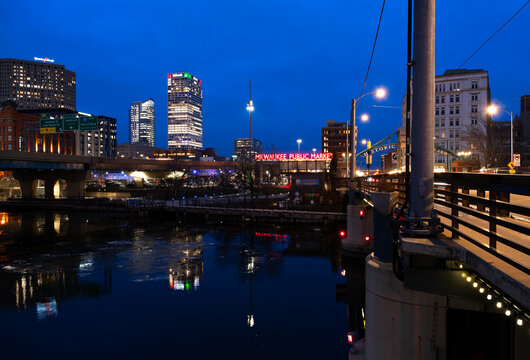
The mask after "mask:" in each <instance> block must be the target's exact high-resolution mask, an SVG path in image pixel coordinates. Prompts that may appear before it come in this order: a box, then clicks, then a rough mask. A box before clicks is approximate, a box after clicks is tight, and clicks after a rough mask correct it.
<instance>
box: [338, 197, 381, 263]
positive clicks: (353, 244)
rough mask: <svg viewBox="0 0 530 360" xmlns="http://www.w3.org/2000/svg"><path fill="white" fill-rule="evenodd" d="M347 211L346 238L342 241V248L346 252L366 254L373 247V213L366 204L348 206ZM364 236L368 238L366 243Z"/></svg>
mask: <svg viewBox="0 0 530 360" xmlns="http://www.w3.org/2000/svg"><path fill="white" fill-rule="evenodd" d="M347 211H348V212H347V217H346V219H347V220H346V221H347V230H346V238H345V239H343V240H342V248H343V249H344V250H346V251H350V252H355V253H365V254H366V253H368V252H370V251H371V250H372V248H373V246H374V243H373V222H372V216H373V211H372V209H371V208H370V207H369V206H368V205H366V204H356V205H348V208H347ZM361 212H362V214H363V215H361ZM366 236H369V240H368V241H366V238H365V237H366Z"/></svg>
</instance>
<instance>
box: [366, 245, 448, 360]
mask: <svg viewBox="0 0 530 360" xmlns="http://www.w3.org/2000/svg"><path fill="white" fill-rule="evenodd" d="M445 308H446V298H445V297H442V296H437V295H433V294H428V293H423V292H418V291H413V290H408V289H405V288H404V286H403V283H402V282H401V281H399V280H398V279H397V278H396V277H395V276H394V274H393V272H392V263H383V262H380V261H379V260H377V259H376V258H374V257H373V254H370V255H368V257H367V258H366V360H386V359H388V360H432V359H445V358H446V352H447V350H446V336H445V332H446V311H445Z"/></svg>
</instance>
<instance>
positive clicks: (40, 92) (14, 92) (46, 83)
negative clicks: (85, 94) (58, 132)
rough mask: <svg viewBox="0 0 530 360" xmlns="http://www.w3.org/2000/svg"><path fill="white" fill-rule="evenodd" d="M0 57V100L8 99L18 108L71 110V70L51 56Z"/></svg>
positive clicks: (72, 101) (72, 91)
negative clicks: (23, 58) (28, 57)
mask: <svg viewBox="0 0 530 360" xmlns="http://www.w3.org/2000/svg"><path fill="white" fill-rule="evenodd" d="M35 60H38V61H27V60H19V59H0V103H1V102H4V101H7V100H11V101H14V102H16V104H17V109H18V110H35V109H67V110H75V106H76V100H75V96H76V90H75V89H76V84H75V72H73V71H70V70H66V69H65V67H64V65H57V64H54V63H53V62H54V60H52V59H48V58H45V59H40V58H35Z"/></svg>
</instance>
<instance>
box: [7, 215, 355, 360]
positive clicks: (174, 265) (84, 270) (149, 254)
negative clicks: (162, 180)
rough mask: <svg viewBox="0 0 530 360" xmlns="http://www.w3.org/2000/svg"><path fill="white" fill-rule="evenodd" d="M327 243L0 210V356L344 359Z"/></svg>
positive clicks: (307, 235) (336, 260)
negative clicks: (1, 211) (2, 211)
mask: <svg viewBox="0 0 530 360" xmlns="http://www.w3.org/2000/svg"><path fill="white" fill-rule="evenodd" d="M336 234H337V233H336V229H329V230H327V231H326V230H324V229H314V228H308V227H305V228H303V229H290V230H285V229H284V230H282V229H281V228H266V229H265V230H264V229H263V228H256V229H249V228H247V229H244V230H242V229H238V228H233V229H230V228H217V229H211V228H210V229H206V228H201V227H198V226H185V225H183V224H176V223H170V222H161V221H160V222H157V223H153V222H151V223H150V224H148V225H132V224H130V223H128V222H127V221H126V220H124V219H121V220H120V219H111V218H108V217H106V216H104V215H101V216H98V215H97V214H93V215H91V216H85V215H73V214H68V215H67V214H24V215H22V214H13V213H10V214H7V213H0V345H1V346H0V354H1V355H0V358H2V359H16V358H22V359H26V358H27V359H33V358H35V359H36V358H53V359H66V358H68V359H71V358H76V359H78V358H83V359H86V358H162V357H164V358H169V357H171V358H178V359H210V358H211V359H299V358H300V359H346V358H347V357H348V349H349V346H348V344H347V341H346V333H347V332H348V331H349V329H351V328H352V327H356V326H362V319H361V317H360V311H361V309H360V306H361V305H360V302H361V301H363V300H360V299H362V298H363V296H362V293H361V292H355V291H353V294H352V290H351V289H350V291H348V293H347V292H346V287H345V284H346V278H345V277H343V276H341V274H340V272H341V270H342V267H345V264H344V263H341V257H340V242H339V239H338V237H337V236H336ZM361 268H362V267H361ZM355 271H356V272H355V274H353V273H352V274H349V275H354V276H349V277H348V278H349V279H350V280H349V282H350V281H352V279H353V281H354V282H358V283H359V284H353V287H350V288H355V287H357V286H355V285H358V288H359V289H360V288H361V286H362V285H360V283H361V282H362V281H363V280H362V278H363V276H362V274H361V272H362V270H358V271H357V270H355ZM363 289H364V287H363ZM352 297H354V298H357V305H356V307H355V309H353V308H352V307H351V304H350V306H348V305H347V304H346V303H345V301H344V300H345V299H346V298H350V299H351V298H352ZM359 324H361V325H359Z"/></svg>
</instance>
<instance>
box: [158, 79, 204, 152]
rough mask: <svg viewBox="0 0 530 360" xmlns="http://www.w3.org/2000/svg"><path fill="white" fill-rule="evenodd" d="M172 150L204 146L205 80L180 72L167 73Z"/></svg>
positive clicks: (170, 143)
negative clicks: (203, 82)
mask: <svg viewBox="0 0 530 360" xmlns="http://www.w3.org/2000/svg"><path fill="white" fill-rule="evenodd" d="M167 127H168V129H167V130H168V135H167V140H168V141H167V142H168V149H169V150H176V149H202V81H201V80H199V79H198V78H196V77H195V76H193V75H191V74H189V73H185V72H180V73H175V74H168V75H167Z"/></svg>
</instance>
